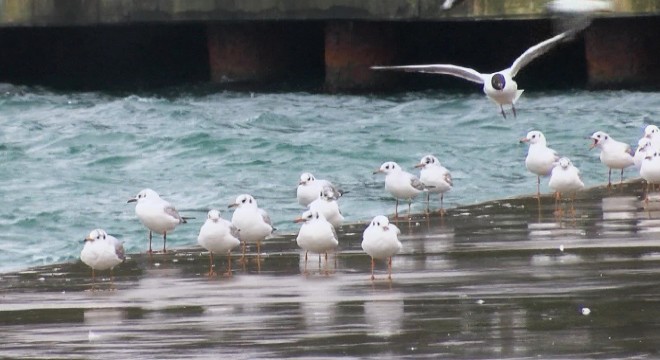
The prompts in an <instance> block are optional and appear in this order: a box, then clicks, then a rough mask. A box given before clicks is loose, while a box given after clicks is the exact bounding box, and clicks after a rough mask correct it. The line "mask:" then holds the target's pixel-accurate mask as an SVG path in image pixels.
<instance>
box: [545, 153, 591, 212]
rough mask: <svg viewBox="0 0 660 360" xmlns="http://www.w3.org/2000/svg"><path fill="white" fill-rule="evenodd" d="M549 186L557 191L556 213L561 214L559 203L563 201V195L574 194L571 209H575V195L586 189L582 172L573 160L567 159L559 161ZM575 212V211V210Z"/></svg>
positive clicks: (553, 170)
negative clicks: (581, 176)
mask: <svg viewBox="0 0 660 360" xmlns="http://www.w3.org/2000/svg"><path fill="white" fill-rule="evenodd" d="M548 186H549V187H550V188H551V189H552V190H554V191H555V211H557V212H560V209H559V205H558V204H559V201H560V200H561V193H569V192H572V193H573V196H572V197H571V209H573V201H574V200H575V193H576V192H577V191H578V190H582V189H584V183H583V182H582V179H580V170H578V168H576V167H575V166H573V163H572V162H571V160H569V159H568V158H566V157H563V158H561V159H559V161H558V162H557V163H555V167H554V168H553V169H552V175H550V181H549V182H548ZM573 211H575V210H573Z"/></svg>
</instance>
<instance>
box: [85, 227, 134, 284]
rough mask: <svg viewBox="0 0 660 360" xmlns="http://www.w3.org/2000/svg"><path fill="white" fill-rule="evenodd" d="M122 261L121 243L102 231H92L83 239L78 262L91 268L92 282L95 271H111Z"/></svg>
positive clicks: (122, 248) (122, 247)
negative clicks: (80, 261) (83, 242)
mask: <svg viewBox="0 0 660 360" xmlns="http://www.w3.org/2000/svg"><path fill="white" fill-rule="evenodd" d="M124 259H125V256H124V246H123V245H122V243H121V242H119V240H117V238H115V237H114V236H111V235H108V233H106V232H105V231H104V230H103V229H94V230H92V231H91V232H90V233H89V235H87V237H86V238H85V246H84V247H83V249H82V251H81V252H80V260H82V262H83V263H85V264H86V265H87V266H89V267H91V268H92V282H93V281H94V279H95V273H94V271H95V270H107V269H110V270H111V271H112V269H114V267H115V266H117V265H119V264H121V263H122V262H123V261H124Z"/></svg>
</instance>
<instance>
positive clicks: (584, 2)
mask: <svg viewBox="0 0 660 360" xmlns="http://www.w3.org/2000/svg"><path fill="white" fill-rule="evenodd" d="M546 9H548V11H549V12H551V13H554V14H557V15H559V17H558V18H557V17H555V18H554V20H555V22H556V23H557V24H558V26H559V29H562V28H570V29H573V31H579V30H581V29H585V28H586V27H587V26H589V25H590V24H591V21H592V19H593V17H594V14H595V13H597V12H611V11H613V10H614V4H613V3H612V1H610V0H553V1H550V2H549V3H548V4H547V5H546Z"/></svg>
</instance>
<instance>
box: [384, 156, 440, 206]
mask: <svg viewBox="0 0 660 360" xmlns="http://www.w3.org/2000/svg"><path fill="white" fill-rule="evenodd" d="M373 173H374V174H379V173H383V174H385V175H386V176H385V190H387V191H388V192H389V193H390V194H392V196H394V197H395V198H396V207H395V208H394V216H395V218H398V217H399V199H408V217H410V204H411V203H412V199H413V198H414V197H415V196H417V195H418V194H419V193H421V192H423V191H428V190H427V187H426V185H424V183H422V181H421V180H419V178H417V176H415V175H413V174H411V173H409V172H405V171H403V170H402V169H401V167H400V166H399V164H397V163H395V162H393V161H388V162H385V163H383V165H381V166H380V168H379V169H377V170H376V171H374V172H373Z"/></svg>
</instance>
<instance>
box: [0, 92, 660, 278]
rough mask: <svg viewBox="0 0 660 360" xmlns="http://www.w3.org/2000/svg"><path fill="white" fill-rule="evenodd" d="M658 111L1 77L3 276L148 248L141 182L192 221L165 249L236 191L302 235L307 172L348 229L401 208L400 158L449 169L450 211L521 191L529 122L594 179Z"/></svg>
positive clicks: (558, 99) (528, 186)
mask: <svg viewBox="0 0 660 360" xmlns="http://www.w3.org/2000/svg"><path fill="white" fill-rule="evenodd" d="M659 108H660V95H659V94H658V93H649V92H627V91H619V92H589V91H562V92H532V91H530V92H527V93H525V94H524V95H523V97H522V99H521V101H520V103H519V106H518V109H519V117H518V118H517V119H514V118H512V117H509V118H508V119H506V120H504V119H502V117H501V116H500V115H499V113H498V112H497V110H496V108H495V106H494V105H493V104H492V103H490V102H489V101H487V100H486V99H485V98H484V96H483V95H482V94H480V93H479V91H478V90H476V89H475V91H474V92H473V93H460V94H455V93H450V92H440V91H428V92H416V93H403V94H398V95H390V96H382V95H326V94H310V93H287V92H282V93H247V92H226V91H217V92H216V91H211V90H208V89H198V88H176V89H169V90H168V91H164V92H162V93H140V94H126V93H123V94H107V93H61V92H53V91H49V90H44V89H38V88H25V87H15V86H11V85H2V86H0V157H1V159H2V171H1V172H0V197H1V198H2V199H3V205H4V206H2V207H1V210H0V211H1V212H2V213H1V214H0V227H1V229H2V231H0V246H2V251H0V271H8V270H13V269H20V268H25V267H28V266H32V265H39V264H47V263H53V262H59V261H66V260H73V259H76V258H77V257H78V255H79V253H80V250H81V248H82V244H81V241H80V240H81V239H82V238H83V237H84V236H85V235H86V234H87V233H88V232H89V231H90V230H91V229H93V228H97V227H102V228H104V229H106V230H107V231H108V232H109V233H111V234H113V235H115V236H117V237H118V238H120V239H121V240H123V241H124V242H125V247H126V249H127V251H128V252H140V251H144V250H145V248H146V231H145V229H144V228H143V227H142V226H141V224H140V223H139V221H138V220H137V219H136V218H135V215H134V208H133V206H132V205H130V204H126V200H127V199H128V198H129V197H132V196H134V195H135V194H136V193H137V192H138V191H139V190H141V189H142V188H145V187H151V188H153V189H155V190H156V191H158V192H159V193H161V195H162V196H163V197H165V198H166V199H168V200H170V201H171V202H172V203H173V204H175V205H176V206H177V208H178V209H179V211H180V212H181V213H182V214H184V215H188V216H195V217H196V219H195V220H192V221H191V222H190V223H189V224H187V225H184V226H181V227H179V228H177V230H176V231H175V232H174V233H172V234H171V236H168V244H169V246H172V247H184V246H185V247H187V246H192V245H194V244H195V243H196V237H197V232H198V230H199V227H200V226H201V224H202V222H203V219H204V217H205V213H206V211H207V210H208V209H209V208H213V207H217V208H220V209H222V210H223V211H224V216H225V217H226V218H229V217H230V216H231V214H230V213H229V212H227V211H226V205H227V204H228V203H229V202H230V201H232V200H233V199H234V198H235V196H236V195H238V194H240V193H251V194H252V195H254V196H255V197H256V198H257V200H258V201H259V203H260V205H261V206H262V207H264V208H265V209H267V210H268V211H269V212H270V213H271V217H272V218H273V221H274V222H275V226H276V227H277V228H278V229H279V231H280V232H285V233H292V232H295V231H296V228H297V226H296V225H295V224H293V223H292V222H291V220H292V219H293V218H294V217H296V216H297V215H299V213H300V212H301V211H302V209H301V208H300V207H299V206H298V204H297V202H296V199H295V188H296V185H297V181H298V177H299V175H300V173H301V172H303V171H310V172H312V173H314V174H315V175H316V176H317V177H318V178H325V179H329V180H332V181H333V182H335V183H337V184H339V185H341V186H342V187H343V188H344V189H345V190H348V191H350V193H349V194H348V195H346V197H345V198H343V199H342V200H341V208H342V211H343V213H344V215H345V217H346V219H347V221H349V222H356V221H366V220H369V219H370V218H371V217H373V216H375V215H378V214H382V213H392V212H393V211H394V201H393V199H391V198H390V197H389V196H388V195H387V194H386V193H385V191H384V188H383V177H382V176H374V175H372V171H373V170H374V169H375V168H377V167H378V166H380V164H381V163H382V162H384V161H388V160H394V161H397V162H399V164H400V165H402V166H403V167H404V168H407V169H408V170H412V166H413V165H414V164H415V163H417V162H418V161H419V159H420V158H421V157H422V156H423V155H425V154H427V153H434V154H436V155H437V156H438V157H439V158H440V160H441V161H442V162H443V164H444V165H445V166H447V167H448V168H449V169H450V170H451V171H452V174H453V176H454V179H455V187H454V190H453V191H452V192H451V193H450V194H448V196H446V202H447V204H448V205H450V206H451V205H457V204H463V205H465V204H472V203H475V202H481V201H485V200H490V199H497V198H502V197H508V196H512V195H518V194H529V193H532V192H533V191H535V177H533V176H532V175H530V174H528V173H527V172H526V170H525V167H524V163H523V162H524V157H525V154H526V151H527V149H526V146H524V145H520V144H518V139H519V138H520V137H522V136H524V135H525V134H526V132H527V131H529V130H531V129H539V130H542V131H543V132H544V133H545V135H546V138H547V139H548V141H549V145H550V146H551V147H553V148H554V149H556V150H558V151H559V152H560V153H562V154H564V155H566V156H569V157H570V158H571V159H572V160H573V162H574V163H575V164H576V165H577V166H578V167H579V168H580V169H581V170H582V172H583V178H584V180H585V183H586V184H587V186H590V185H595V184H599V183H603V182H604V181H605V180H606V175H607V172H606V170H605V168H604V167H603V166H602V165H601V164H600V163H599V161H598V158H597V156H598V155H597V153H596V152H595V151H591V152H589V150H588V146H589V141H588V140H585V139H584V137H585V136H587V135H590V134H591V133H592V132H594V131H596V130H604V131H606V132H609V133H610V134H611V135H612V136H613V137H614V138H616V139H619V140H624V141H627V142H630V143H636V141H637V139H638V138H639V137H640V136H641V134H642V129H643V127H644V125H645V124H647V123H653V122H658V109H659ZM626 175H627V177H636V176H637V174H636V172H635V171H634V170H629V171H627V173H626ZM544 189H545V191H546V192H547V191H548V189H547V185H546V184H544ZM423 207H424V204H422V203H421V202H417V203H415V204H414V209H417V210H421V209H422V208H423ZM156 244H159V241H156Z"/></svg>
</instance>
